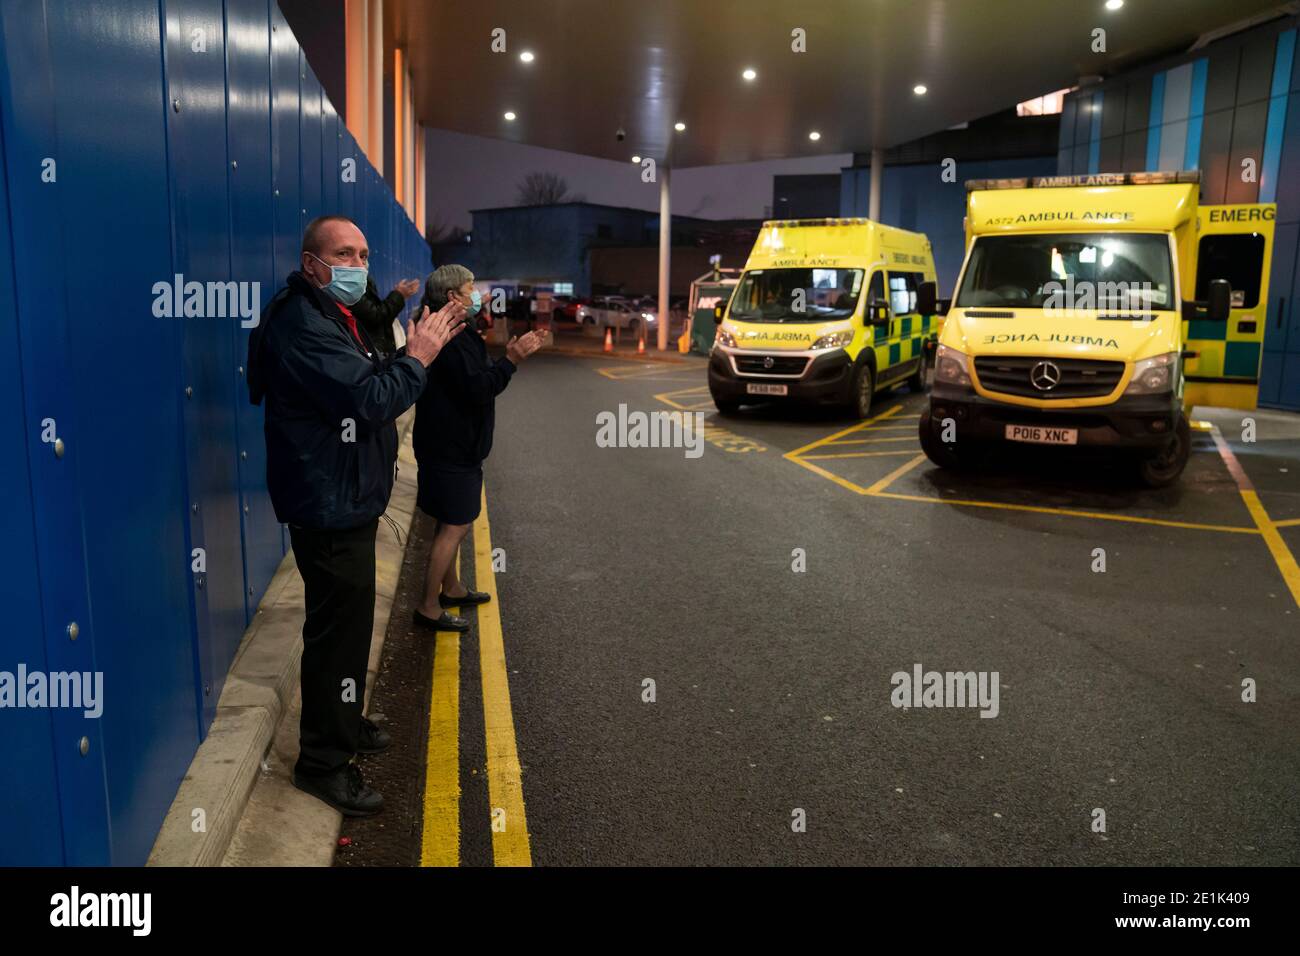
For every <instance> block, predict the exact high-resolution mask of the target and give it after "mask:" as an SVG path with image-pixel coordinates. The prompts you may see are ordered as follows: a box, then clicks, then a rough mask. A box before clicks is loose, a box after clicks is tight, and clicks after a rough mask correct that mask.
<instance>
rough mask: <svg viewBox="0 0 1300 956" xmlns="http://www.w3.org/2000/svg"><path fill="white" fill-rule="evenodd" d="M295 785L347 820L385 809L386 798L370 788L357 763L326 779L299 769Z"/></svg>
mask: <svg viewBox="0 0 1300 956" xmlns="http://www.w3.org/2000/svg"><path fill="white" fill-rule="evenodd" d="M293 785H294V786H295V787H297V788H298V789H299V790H301V791H302V792H303V793H309V794H311V795H312V796H313V797H315V798H316V799H317V800H320V801H321V802H323V803H328V804H329V805H330V806H331V807H333V808H334V809H335V810H337V811H338V812H339V813H341V814H343V815H344V816H345V817H372V816H374V815H375V814H376V813H378V812H379V811H380V810H382V809H384V798H383V797H381V796H380V795H379V794H378V792H376V791H374V790H372V789H370V787H369V786H367V785H366V781H365V780H364V779H363V778H362V776H361V771H360V770H358V769H357V766H356V764H348V765H347V766H346V767H344V768H342V769H341V770H336V771H335V772H334V773H332V774H328V775H326V776H323V777H316V776H307V775H306V774H300V773H298V771H297V769H296V768H295V769H294V772H293Z"/></svg>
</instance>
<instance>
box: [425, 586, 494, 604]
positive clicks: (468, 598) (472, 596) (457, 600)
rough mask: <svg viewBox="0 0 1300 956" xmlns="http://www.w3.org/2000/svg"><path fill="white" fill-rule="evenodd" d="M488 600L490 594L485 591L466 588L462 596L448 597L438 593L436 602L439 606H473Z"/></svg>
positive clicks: (490, 598) (490, 596)
mask: <svg viewBox="0 0 1300 956" xmlns="http://www.w3.org/2000/svg"><path fill="white" fill-rule="evenodd" d="M490 600H492V595H490V594H488V593H487V592H486V591H469V590H467V591H466V592H465V595H464V597H449V596H448V595H446V594H439V595H438V604H439V606H441V607H473V606H474V605H476V604H486V603H487V602H488V601H490Z"/></svg>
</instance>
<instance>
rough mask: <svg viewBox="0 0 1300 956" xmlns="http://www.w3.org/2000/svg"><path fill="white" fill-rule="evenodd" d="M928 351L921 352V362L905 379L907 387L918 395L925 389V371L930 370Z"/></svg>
mask: <svg viewBox="0 0 1300 956" xmlns="http://www.w3.org/2000/svg"><path fill="white" fill-rule="evenodd" d="M929 354H930V353H929V351H928V350H927V351H923V352H921V362H920V364H919V365H917V367H916V372H915V373H913V375H912V376H911V377H910V378H909V379H908V380H907V387H908V389H910V390H911V391H913V392H916V393H917V394H918V395H919V394H921V393H922V392H924V391H925V379H926V373H927V372H929V370H930V363H929V361H928V360H927V356H928V355H929Z"/></svg>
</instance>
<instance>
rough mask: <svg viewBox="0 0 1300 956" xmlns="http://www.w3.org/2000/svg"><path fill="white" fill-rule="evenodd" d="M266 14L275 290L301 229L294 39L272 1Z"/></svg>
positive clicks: (294, 255) (290, 265)
mask: <svg viewBox="0 0 1300 956" xmlns="http://www.w3.org/2000/svg"><path fill="white" fill-rule="evenodd" d="M269 2H270V10H271V187H272V197H273V201H274V205H275V276H276V288H277V289H279V288H281V287H283V285H284V280H285V278H286V277H287V276H288V275H289V273H290V272H293V271H294V270H295V269H297V268H298V260H299V258H300V256H299V249H300V240H301V239H302V227H303V226H304V225H306V223H304V222H303V219H302V203H301V201H300V200H301V195H302V194H301V191H300V188H299V184H300V182H301V174H302V169H301V166H300V164H299V148H298V147H299V142H300V138H301V135H302V131H301V125H302V124H301V123H300V122H299V104H298V90H299V83H300V77H299V76H298V63H299V56H300V54H299V52H298V41H297V40H296V39H295V38H294V35H293V33H292V31H290V29H289V24H288V23H286V22H285V19H284V14H282V13H281V12H280V8H279V6H278V5H277V4H276V2H275V0H269Z"/></svg>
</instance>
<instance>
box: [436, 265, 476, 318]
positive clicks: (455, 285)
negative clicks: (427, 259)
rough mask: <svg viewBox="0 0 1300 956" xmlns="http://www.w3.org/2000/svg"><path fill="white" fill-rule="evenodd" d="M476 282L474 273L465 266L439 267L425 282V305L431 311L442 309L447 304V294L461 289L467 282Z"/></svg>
mask: <svg viewBox="0 0 1300 956" xmlns="http://www.w3.org/2000/svg"><path fill="white" fill-rule="evenodd" d="M473 281H474V273H472V272H470V271H469V270H468V269H466V268H465V267H464V266H461V265H456V264H454V263H453V264H449V265H445V266H438V268H437V269H434V270H433V272H432V273H430V275H429V278H428V279H426V280H425V281H424V299H425V305H427V306H428V307H429V308H430V309H441V308H442V307H443V306H444V305H446V304H447V293H448V292H450V291H452V290H453V289H459V288H460V287H461V286H463V285H464V284H465V283H466V282H473Z"/></svg>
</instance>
